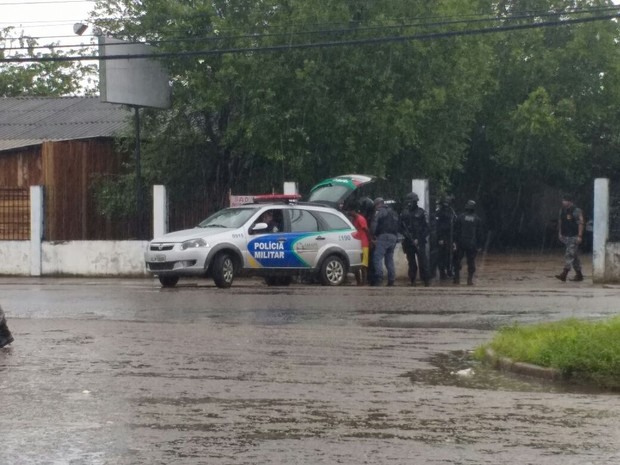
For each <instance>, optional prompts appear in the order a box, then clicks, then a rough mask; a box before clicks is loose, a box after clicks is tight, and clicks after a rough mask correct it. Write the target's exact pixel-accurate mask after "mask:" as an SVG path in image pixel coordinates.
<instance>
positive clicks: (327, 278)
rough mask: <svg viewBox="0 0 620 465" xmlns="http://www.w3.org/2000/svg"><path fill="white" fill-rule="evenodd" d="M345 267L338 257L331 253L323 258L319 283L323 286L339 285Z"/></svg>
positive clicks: (344, 274) (341, 281)
mask: <svg viewBox="0 0 620 465" xmlns="http://www.w3.org/2000/svg"><path fill="white" fill-rule="evenodd" d="M345 276H346V269H345V266H344V262H343V261H342V259H341V258H340V257H337V256H336V255H331V256H329V257H327V258H326V259H325V261H324V262H323V266H322V267H321V274H320V278H321V284H323V285H324V286H339V285H340V284H342V283H343V282H344V278H345Z"/></svg>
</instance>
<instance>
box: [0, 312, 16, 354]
mask: <svg viewBox="0 0 620 465" xmlns="http://www.w3.org/2000/svg"><path fill="white" fill-rule="evenodd" d="M13 341H14V339H13V335H12V334H11V331H9V327H8V326H7V324H6V317H5V316H4V310H2V307H0V347H4V346H6V345H8V344H10V343H11V342H13Z"/></svg>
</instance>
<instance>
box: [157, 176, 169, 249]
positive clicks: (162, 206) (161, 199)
mask: <svg viewBox="0 0 620 465" xmlns="http://www.w3.org/2000/svg"><path fill="white" fill-rule="evenodd" d="M167 232H168V194H167V192H166V186H162V185H156V186H153V237H160V236H163V235H164V234H166V233H167Z"/></svg>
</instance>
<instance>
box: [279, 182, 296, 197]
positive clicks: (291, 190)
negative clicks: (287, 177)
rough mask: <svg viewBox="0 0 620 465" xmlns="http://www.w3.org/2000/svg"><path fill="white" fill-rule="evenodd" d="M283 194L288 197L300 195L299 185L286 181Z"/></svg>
mask: <svg viewBox="0 0 620 465" xmlns="http://www.w3.org/2000/svg"><path fill="white" fill-rule="evenodd" d="M282 192H283V193H284V194H286V195H293V194H297V193H298V190H297V183H296V182H293V181H285V182H284V189H283V190H282Z"/></svg>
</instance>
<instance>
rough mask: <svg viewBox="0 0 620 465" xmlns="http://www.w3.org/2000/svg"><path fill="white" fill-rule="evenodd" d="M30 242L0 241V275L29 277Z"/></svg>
mask: <svg viewBox="0 0 620 465" xmlns="http://www.w3.org/2000/svg"><path fill="white" fill-rule="evenodd" d="M30 253H31V250H30V241H0V274H6V275H15V276H30Z"/></svg>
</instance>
